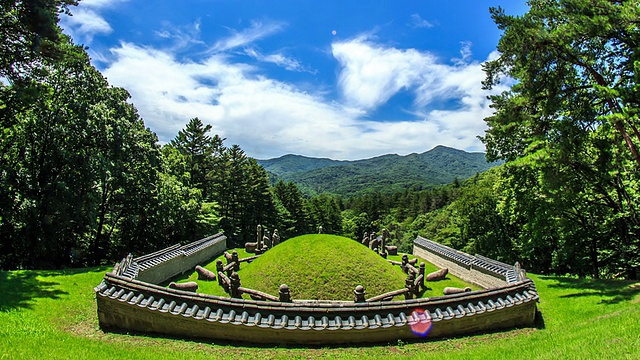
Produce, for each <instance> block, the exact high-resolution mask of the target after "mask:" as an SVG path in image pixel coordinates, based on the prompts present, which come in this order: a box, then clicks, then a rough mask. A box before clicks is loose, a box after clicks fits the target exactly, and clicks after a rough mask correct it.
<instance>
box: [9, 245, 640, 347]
mask: <svg viewBox="0 0 640 360" xmlns="http://www.w3.org/2000/svg"><path fill="white" fill-rule="evenodd" d="M241 257H242V256H241ZM107 270H108V269H107V268H106V267H99V268H90V269H75V270H66V271H10V272H0V359H174V358H175V359H225V358H260V359H268V358H282V359H291V358H294V359H295V358H299V359H309V358H345V359H351V358H354V359H365V358H366V359H368V358H385V359H388V358H417V359H446V358H457V359H498V358H499V359H638V358H640V325H639V323H640V283H633V282H628V281H597V280H582V279H574V278H566V277H555V276H536V275H531V277H532V278H533V280H534V281H535V283H536V285H537V288H538V291H539V293H540V299H541V300H540V303H539V309H540V310H541V313H542V317H541V319H540V321H539V325H538V327H537V328H526V329H514V330H510V331H507V332H501V333H492V334H484V335H475V336H468V337H460V338H453V339H440V340H430V339H426V341H417V342H409V343H404V342H396V343H392V344H381V345H375V346H363V347H344V348H338V347H324V348H311V349H306V348H272V347H251V346H246V345H237V344H229V343H218V342H212V341H193V340H180V339H170V338H163V337H152V336H144V335H131V334H126V333H125V334H119V333H104V332H102V331H101V330H100V329H99V328H98V321H97V315H96V303H95V296H94V293H93V287H94V286H96V285H97V284H99V283H100V281H101V279H102V276H103V275H104V272H105V271H107Z"/></svg>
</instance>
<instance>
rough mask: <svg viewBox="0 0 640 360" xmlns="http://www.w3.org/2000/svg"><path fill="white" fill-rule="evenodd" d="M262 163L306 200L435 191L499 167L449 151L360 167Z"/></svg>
mask: <svg viewBox="0 0 640 360" xmlns="http://www.w3.org/2000/svg"><path fill="white" fill-rule="evenodd" d="M258 163H259V164H260V165H262V166H263V167H264V168H265V170H267V172H269V173H270V174H272V177H275V178H276V179H279V180H285V181H292V182H293V183H295V184H296V185H298V187H299V188H300V190H301V191H302V192H303V193H306V194H307V195H316V194H321V193H331V194H336V195H341V196H352V195H360V194H365V193H371V192H383V193H393V192H398V191H402V190H404V189H408V188H417V189H427V188H432V187H434V186H438V185H443V184H448V183H451V182H453V181H454V180H455V179H460V180H462V179H466V178H469V177H471V176H473V175H475V174H477V173H481V172H484V171H486V170H488V169H490V168H491V167H492V166H495V165H496V164H497V163H487V161H486V160H485V155H484V154H483V153H469V152H466V151H462V150H457V149H452V148H449V147H445V146H437V147H435V148H433V149H432V150H429V151H427V152H424V153H421V154H409V155H405V156H400V155H395V154H393V155H383V156H379V157H374V158H371V159H364V160H356V161H338V160H330V159H318V158H310V157H304V156H298V155H285V156H282V157H279V158H276V159H269V160H259V161H258Z"/></svg>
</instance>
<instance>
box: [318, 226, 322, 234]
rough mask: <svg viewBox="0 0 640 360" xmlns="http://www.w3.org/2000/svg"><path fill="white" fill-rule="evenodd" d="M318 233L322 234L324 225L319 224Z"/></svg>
mask: <svg viewBox="0 0 640 360" xmlns="http://www.w3.org/2000/svg"><path fill="white" fill-rule="evenodd" d="M318 234H322V225H320V226H318Z"/></svg>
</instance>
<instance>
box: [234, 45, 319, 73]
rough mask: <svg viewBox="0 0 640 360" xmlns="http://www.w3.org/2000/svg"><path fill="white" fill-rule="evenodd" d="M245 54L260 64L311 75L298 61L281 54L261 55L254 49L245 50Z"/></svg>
mask: <svg viewBox="0 0 640 360" xmlns="http://www.w3.org/2000/svg"><path fill="white" fill-rule="evenodd" d="M244 52H245V54H246V55H248V56H250V57H252V58H254V59H256V60H258V61H260V62H266V63H271V64H275V65H277V66H279V67H282V68H284V69H287V70H289V71H296V72H309V73H313V71H311V70H309V69H307V68H306V67H305V66H303V65H302V64H301V63H300V62H299V61H298V60H296V59H294V58H292V57H288V56H286V55H284V54H282V53H274V54H268V55H265V54H262V53H261V52H259V51H258V50H256V49H251V48H248V49H245V50H244Z"/></svg>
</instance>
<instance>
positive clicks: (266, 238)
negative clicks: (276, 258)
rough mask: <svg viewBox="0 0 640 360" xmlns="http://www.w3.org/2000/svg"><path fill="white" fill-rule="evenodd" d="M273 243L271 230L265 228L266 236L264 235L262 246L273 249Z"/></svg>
mask: <svg viewBox="0 0 640 360" xmlns="http://www.w3.org/2000/svg"><path fill="white" fill-rule="evenodd" d="M271 243H272V240H271V238H269V232H268V231H266V229H265V232H264V236H263V237H262V247H263V248H264V247H266V248H267V249H271Z"/></svg>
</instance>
